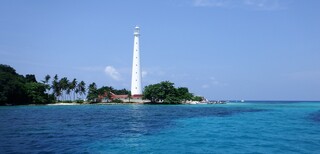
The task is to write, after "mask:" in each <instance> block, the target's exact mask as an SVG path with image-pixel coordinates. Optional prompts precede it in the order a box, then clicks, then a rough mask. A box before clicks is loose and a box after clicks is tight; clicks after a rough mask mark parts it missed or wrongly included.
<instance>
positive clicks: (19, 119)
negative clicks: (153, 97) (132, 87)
mask: <svg viewBox="0 0 320 154" xmlns="http://www.w3.org/2000/svg"><path fill="white" fill-rule="evenodd" d="M0 153H131V154H133V153H139V154H140V153H165V154H169V153H308V154H309V153H314V154H319V153H320V102H244V103H228V104H219V105H75V106H6V107H0Z"/></svg>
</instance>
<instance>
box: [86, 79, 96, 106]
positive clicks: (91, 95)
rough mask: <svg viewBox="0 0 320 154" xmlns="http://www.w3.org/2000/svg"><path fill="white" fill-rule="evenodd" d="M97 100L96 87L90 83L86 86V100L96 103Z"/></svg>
mask: <svg viewBox="0 0 320 154" xmlns="http://www.w3.org/2000/svg"><path fill="white" fill-rule="evenodd" d="M97 98H98V90H97V85H96V83H94V82H93V83H91V84H89V86H88V95H87V99H88V101H90V102H97Z"/></svg>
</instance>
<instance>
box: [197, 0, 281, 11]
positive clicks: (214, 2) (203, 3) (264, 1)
mask: <svg viewBox="0 0 320 154" xmlns="http://www.w3.org/2000/svg"><path fill="white" fill-rule="evenodd" d="M193 6H194V7H214V8H240V9H253V10H279V9H283V6H281V5H280V2H279V0H193Z"/></svg>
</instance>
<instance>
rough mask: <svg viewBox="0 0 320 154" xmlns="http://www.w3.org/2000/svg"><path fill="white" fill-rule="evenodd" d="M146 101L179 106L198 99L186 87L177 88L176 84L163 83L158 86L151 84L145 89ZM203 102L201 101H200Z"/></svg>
mask: <svg viewBox="0 0 320 154" xmlns="http://www.w3.org/2000/svg"><path fill="white" fill-rule="evenodd" d="M143 96H144V99H148V100H150V101H151V102H152V103H159V102H162V103H165V104H179V103H183V102H185V101H187V100H194V99H198V98H199V97H198V96H193V94H192V93H190V92H189V90H188V88H186V87H179V88H175V87H174V83H172V82H169V81H163V82H160V83H157V84H151V85H148V86H146V87H145V89H144V93H143ZM200 101H201V100H200Z"/></svg>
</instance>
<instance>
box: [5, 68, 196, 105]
mask: <svg viewBox="0 0 320 154" xmlns="http://www.w3.org/2000/svg"><path fill="white" fill-rule="evenodd" d="M110 92H112V93H114V94H116V95H128V97H129V99H130V98H131V92H130V91H128V90H127V89H120V90H118V89H115V88H113V87H111V86H102V87H101V88H97V85H96V83H95V82H93V83H91V84H89V85H88V88H86V83H85V82H84V81H80V82H79V81H78V80H77V79H76V78H74V79H72V80H69V79H68V78H67V77H62V78H59V77H58V75H57V74H56V75H54V76H53V77H51V76H50V75H46V76H45V77H44V79H43V80H42V81H41V82H38V81H37V80H36V77H35V75H33V74H27V75H26V76H23V75H20V74H18V73H17V72H16V70H15V69H14V68H12V67H11V66H9V65H3V64H0V105H8V104H12V105H25V104H48V103H55V102H77V103H83V102H84V98H85V96H86V99H87V100H88V102H90V103H98V102H101V101H102V99H104V98H107V99H111V94H110ZM143 98H144V99H147V100H150V101H151V102H152V103H166V104H179V103H183V102H186V101H188V100H194V101H201V100H202V97H199V96H194V95H193V94H192V93H190V92H189V90H188V88H186V87H178V88H176V87H174V83H172V82H169V81H163V82H160V83H157V84H151V85H148V86H145V88H144V92H143ZM115 101H117V100H115Z"/></svg>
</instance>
